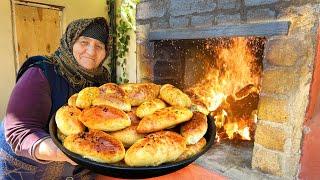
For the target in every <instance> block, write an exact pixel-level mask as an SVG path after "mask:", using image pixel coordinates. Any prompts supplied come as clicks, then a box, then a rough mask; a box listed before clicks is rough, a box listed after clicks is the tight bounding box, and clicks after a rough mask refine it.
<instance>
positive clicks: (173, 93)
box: [160, 84, 191, 107]
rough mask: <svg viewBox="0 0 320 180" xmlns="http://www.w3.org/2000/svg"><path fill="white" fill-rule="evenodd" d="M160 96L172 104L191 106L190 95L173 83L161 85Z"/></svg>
mask: <svg viewBox="0 0 320 180" xmlns="http://www.w3.org/2000/svg"><path fill="white" fill-rule="evenodd" d="M160 98H161V99H163V100H164V101H165V102H167V103H168V104H170V105H172V106H182V107H190V106H191V99H190V98H189V96H188V95H187V94H185V93H184V92H182V91H181V90H180V89H178V88H176V87H174V86H173V85H171V84H165V85H163V86H162V87H161V89H160Z"/></svg>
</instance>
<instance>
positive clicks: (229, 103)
mask: <svg viewBox="0 0 320 180" xmlns="http://www.w3.org/2000/svg"><path fill="white" fill-rule="evenodd" d="M253 41H254V39H253V38H243V37H240V38H232V39H227V40H222V41H220V42H222V43H220V44H218V45H217V44H216V43H213V44H211V43H210V41H208V43H207V44H206V45H205V48H206V49H211V50H212V51H213V54H214V55H215V57H214V58H213V59H214V63H213V65H212V63H211V64H210V63H209V62H208V63H207V66H206V73H205V74H206V77H204V78H203V79H202V80H201V81H200V82H199V83H197V84H195V85H194V86H192V87H191V88H188V89H187V93H188V94H189V95H191V97H192V99H193V100H195V101H200V102H202V103H203V104H204V105H205V107H206V108H207V109H208V110H209V111H210V112H211V113H210V114H211V115H212V116H213V117H214V119H215V124H216V127H217V133H218V135H219V138H218V140H219V139H225V138H228V139H234V138H237V139H242V140H251V138H252V137H251V135H252V134H253V132H254V128H255V122H256V109H257V105H258V100H259V89H260V85H259V82H260V76H261V71H262V65H261V64H259V63H258V62H257V57H256V55H255V54H254V52H257V49H255V48H257V47H256V46H252V47H250V45H251V44H252V42H253ZM250 43H251V44H250ZM262 43H264V42H262Z"/></svg>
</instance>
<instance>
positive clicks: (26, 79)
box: [4, 67, 51, 159]
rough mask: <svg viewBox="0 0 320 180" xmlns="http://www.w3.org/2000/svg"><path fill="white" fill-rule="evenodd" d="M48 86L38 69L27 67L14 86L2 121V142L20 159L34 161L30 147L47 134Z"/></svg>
mask: <svg viewBox="0 0 320 180" xmlns="http://www.w3.org/2000/svg"><path fill="white" fill-rule="evenodd" d="M50 109H51V90H50V85H49V82H48V80H47V78H46V77H45V75H44V74H43V72H42V70H41V69H40V68H38V67H32V68H29V69H28V70H27V71H26V72H25V73H24V74H23V75H22V77H21V78H20V79H19V81H18V82H17V84H16V85H15V87H14V89H13V91H12V94H11V97H10V99H9V103H8V107H7V112H6V117H5V121H4V128H5V135H6V140H7V142H8V143H9V144H10V146H11V148H12V149H13V151H14V152H15V153H16V154H17V155H20V156H24V157H28V158H31V159H34V157H33V154H32V153H33V152H32V147H33V145H34V144H35V143H36V142H37V141H38V140H41V139H43V138H45V137H48V136H49V134H48V132H47V131H46V125H47V123H48V118H49V113H50Z"/></svg>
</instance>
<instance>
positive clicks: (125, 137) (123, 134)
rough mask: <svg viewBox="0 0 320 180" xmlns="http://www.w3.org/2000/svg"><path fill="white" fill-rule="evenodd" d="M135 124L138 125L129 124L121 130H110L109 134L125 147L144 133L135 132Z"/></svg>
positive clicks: (142, 136) (140, 137)
mask: <svg viewBox="0 0 320 180" xmlns="http://www.w3.org/2000/svg"><path fill="white" fill-rule="evenodd" d="M137 126H138V125H131V126H129V127H127V128H125V129H122V130H119V131H114V132H110V133H109V134H110V135H111V136H113V137H115V138H117V139H118V140H120V141H121V142H122V144H123V146H124V147H125V148H128V147H130V146H131V145H132V144H134V143H135V142H136V141H138V140H139V139H142V138H144V136H145V134H140V133H138V132H137V130H136V129H137Z"/></svg>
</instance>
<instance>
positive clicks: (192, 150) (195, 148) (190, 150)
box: [176, 137, 207, 161]
mask: <svg viewBox="0 0 320 180" xmlns="http://www.w3.org/2000/svg"><path fill="white" fill-rule="evenodd" d="M206 144H207V141H206V139H205V138H204V137H203V138H201V139H200V140H199V141H198V142H197V143H196V144H191V145H187V148H186V150H185V151H184V152H183V153H182V154H181V155H180V156H179V158H178V159H177V160H176V161H182V160H185V159H189V158H190V157H192V156H195V155H196V154H198V153H199V152H201V150H202V149H203V148H204V147H205V145H206Z"/></svg>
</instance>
